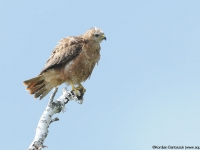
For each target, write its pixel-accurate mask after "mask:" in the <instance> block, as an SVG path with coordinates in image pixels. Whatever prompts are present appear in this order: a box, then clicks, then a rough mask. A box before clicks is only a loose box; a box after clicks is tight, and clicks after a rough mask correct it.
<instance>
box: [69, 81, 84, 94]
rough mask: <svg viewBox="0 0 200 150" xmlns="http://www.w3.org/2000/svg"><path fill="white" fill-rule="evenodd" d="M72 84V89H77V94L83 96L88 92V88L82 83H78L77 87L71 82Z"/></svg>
mask: <svg viewBox="0 0 200 150" xmlns="http://www.w3.org/2000/svg"><path fill="white" fill-rule="evenodd" d="M71 86H72V91H75V93H76V95H78V96H81V95H83V94H84V93H85V92H86V89H85V88H84V87H83V86H82V85H81V84H78V86H77V87H74V84H73V83H71Z"/></svg>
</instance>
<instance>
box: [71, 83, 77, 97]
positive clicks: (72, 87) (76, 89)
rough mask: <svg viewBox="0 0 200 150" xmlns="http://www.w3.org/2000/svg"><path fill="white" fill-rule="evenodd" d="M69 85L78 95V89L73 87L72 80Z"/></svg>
mask: <svg viewBox="0 0 200 150" xmlns="http://www.w3.org/2000/svg"><path fill="white" fill-rule="evenodd" d="M70 85H71V87H72V91H75V93H76V95H79V90H77V89H76V88H75V87H74V84H73V83H72V82H70Z"/></svg>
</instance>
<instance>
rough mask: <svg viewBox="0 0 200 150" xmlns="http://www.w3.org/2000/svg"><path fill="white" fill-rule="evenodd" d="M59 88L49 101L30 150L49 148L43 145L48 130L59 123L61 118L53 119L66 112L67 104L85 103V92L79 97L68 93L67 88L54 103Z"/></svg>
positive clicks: (80, 91)
mask: <svg viewBox="0 0 200 150" xmlns="http://www.w3.org/2000/svg"><path fill="white" fill-rule="evenodd" d="M57 90H58V88H57V87H56V88H54V91H53V93H52V95H51V97H50V99H49V102H48V105H47V107H46V109H45V111H44V112H43V114H42V116H41V118H40V120H39V122H38V125H37V128H36V134H35V138H34V140H33V142H32V143H31V145H30V146H29V148H28V150H42V148H47V146H45V145H43V143H44V140H45V139H46V137H47V135H48V132H49V131H48V128H49V126H50V124H51V123H53V122H55V121H59V118H57V117H56V118H52V117H53V115H54V114H56V113H60V112H61V111H62V112H65V104H67V103H68V102H69V101H71V100H75V101H77V102H78V103H79V104H82V103H83V95H84V93H83V90H82V89H80V90H79V93H78V94H79V95H77V94H76V93H75V92H74V91H68V90H67V89H66V88H63V94H62V95H61V96H60V97H59V98H58V99H57V100H56V101H55V102H54V97H55V94H56V92H57Z"/></svg>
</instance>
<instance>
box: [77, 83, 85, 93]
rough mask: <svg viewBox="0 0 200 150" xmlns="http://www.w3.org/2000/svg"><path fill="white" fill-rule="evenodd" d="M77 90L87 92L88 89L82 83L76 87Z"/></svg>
mask: <svg viewBox="0 0 200 150" xmlns="http://www.w3.org/2000/svg"><path fill="white" fill-rule="evenodd" d="M76 89H77V90H79V91H81V92H82V93H85V92H86V89H85V88H84V87H83V86H82V84H80V83H79V84H78V86H77V87H76Z"/></svg>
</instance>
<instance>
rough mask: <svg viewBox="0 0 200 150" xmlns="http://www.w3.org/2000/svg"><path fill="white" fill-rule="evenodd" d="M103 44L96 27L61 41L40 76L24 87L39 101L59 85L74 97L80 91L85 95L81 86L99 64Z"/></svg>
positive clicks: (102, 36) (30, 80) (103, 38)
mask: <svg viewBox="0 0 200 150" xmlns="http://www.w3.org/2000/svg"><path fill="white" fill-rule="evenodd" d="M102 40H106V36H105V34H104V32H103V31H102V30H101V29H99V28H97V27H94V28H90V29H89V30H87V31H86V32H85V33H84V34H83V35H79V36H68V37H66V38H63V39H61V40H60V41H59V42H58V45H57V46H56V47H55V49H54V50H53V51H52V54H51V56H50V57H49V59H48V60H47V62H46V64H45V66H44V68H43V69H42V71H41V72H40V74H39V75H38V76H37V77H35V78H32V79H29V80H26V81H24V82H23V84H24V85H25V86H27V90H28V91H29V92H30V94H34V97H35V98H38V97H40V99H42V98H44V97H45V96H46V95H47V94H48V93H49V92H50V91H51V89H53V88H54V87H57V86H59V85H61V84H62V83H67V84H68V85H71V87H72V90H74V91H75V92H76V93H77V92H78V89H80V88H82V89H83V92H85V91H86V90H85V88H84V87H83V86H82V85H81V82H83V81H85V80H87V79H88V78H89V77H90V75H91V73H92V70H93V69H94V66H95V65H96V64H97V63H98V61H99V59H100V49H101V47H100V43H101V41H102ZM75 85H78V87H75Z"/></svg>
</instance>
